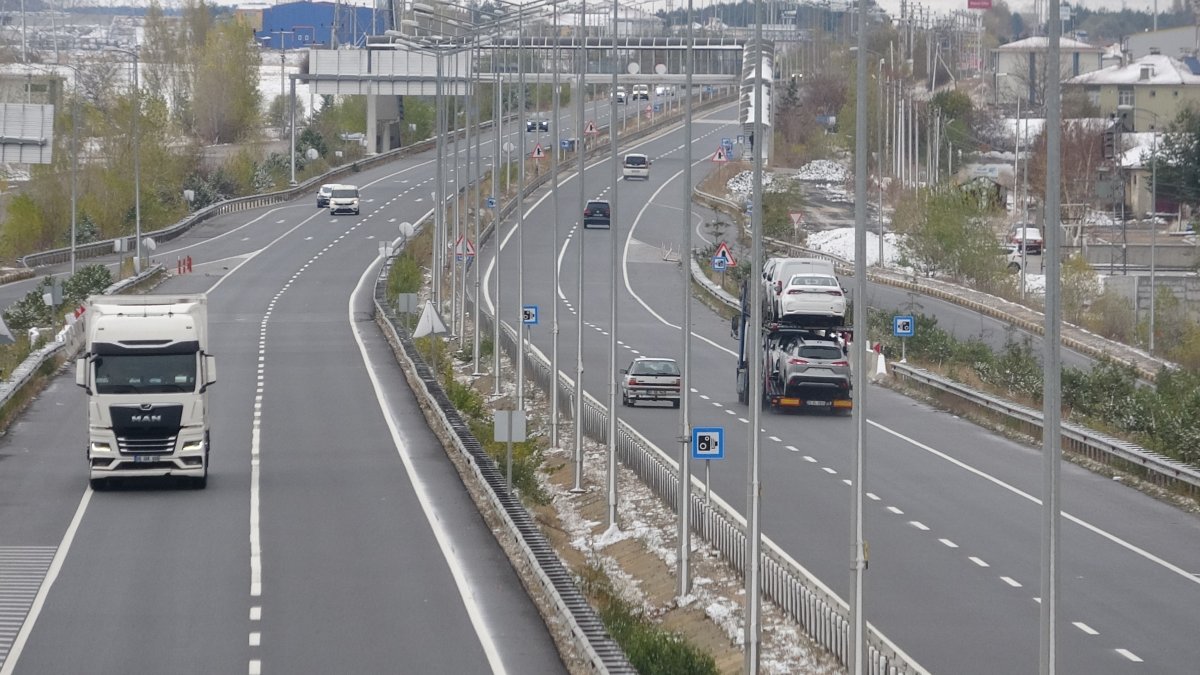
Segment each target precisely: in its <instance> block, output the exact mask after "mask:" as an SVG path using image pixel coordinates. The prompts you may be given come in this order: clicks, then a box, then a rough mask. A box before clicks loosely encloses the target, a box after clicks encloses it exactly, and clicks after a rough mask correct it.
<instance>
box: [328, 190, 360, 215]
mask: <svg viewBox="0 0 1200 675" xmlns="http://www.w3.org/2000/svg"><path fill="white" fill-rule="evenodd" d="M339 213H353V214H354V215H356V216H357V215H358V214H359V208H358V187H357V186H354V185H335V186H334V187H333V191H332V192H330V193H329V215H331V216H336V215H337V214H339Z"/></svg>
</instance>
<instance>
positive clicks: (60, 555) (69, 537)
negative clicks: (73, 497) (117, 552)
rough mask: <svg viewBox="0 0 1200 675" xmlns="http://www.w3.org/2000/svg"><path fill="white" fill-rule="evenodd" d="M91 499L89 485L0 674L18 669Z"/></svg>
mask: <svg viewBox="0 0 1200 675" xmlns="http://www.w3.org/2000/svg"><path fill="white" fill-rule="evenodd" d="M91 501H92V488H91V487H90V486H89V487H88V488H86V489H85V490H84V491H83V497H81V498H80V499H79V506H76V507H75V515H74V516H72V517H71V524H70V525H68V526H67V531H66V533H65V534H63V538H62V541H60V542H59V543H58V548H57V550H55V552H54V560H51V561H50V568H49V569H48V570H46V576H45V578H43V579H42V585H41V586H39V587H38V591H37V595H36V596H34V598H33V604H31V605H30V606H29V614H27V615H26V616H25V623H23V624H21V630H20V632H18V633H17V639H16V640H13V644H12V647H11V648H10V649H9V650H8V656H7V657H5V659H4V666H3V667H2V668H0V675H12V674H13V671H14V670H15V669H16V667H17V661H18V660H20V658H21V652H22V651H24V649H25V643H26V642H27V641H28V640H29V634H30V633H31V632H33V625H34V624H36V623H37V620H38V616H39V615H41V613H42V607H44V606H45V605H46V596H48V595H50V587H51V586H53V585H54V582H55V581H56V580H57V579H58V573H59V572H61V571H62V567H63V563H64V562H65V561H66V559H67V551H70V550H71V543H72V542H74V541H75V533H76V532H78V531H79V523H80V522H81V521H82V520H83V514H84V513H85V512H86V511H87V507H88V503H89V502H91Z"/></svg>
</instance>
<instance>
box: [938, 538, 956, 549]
mask: <svg viewBox="0 0 1200 675" xmlns="http://www.w3.org/2000/svg"><path fill="white" fill-rule="evenodd" d="M938 541H940V542H942V543H943V544H945V546H946V548H958V544H956V543H954V542H952V541H950V540H949V539H938Z"/></svg>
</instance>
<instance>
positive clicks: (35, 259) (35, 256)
mask: <svg viewBox="0 0 1200 675" xmlns="http://www.w3.org/2000/svg"><path fill="white" fill-rule="evenodd" d="M490 125H491V123H490V122H484V123H483V124H482V125H480V126H482V127H490ZM435 143H436V141H435V140H432V139H427V140H424V141H419V142H417V143H413V144H412V145H406V146H404V147H402V148H396V149H394V150H389V151H387V152H383V153H380V154H378V155H372V156H370V157H366V158H363V159H360V160H357V161H354V162H350V163H349V164H343V165H342V166H339V167H335V168H333V169H330V170H329V171H326V172H325V173H323V174H321V175H319V176H314V177H313V178H310V179H308V180H306V181H304V182H303V183H298V184H297V185H295V186H293V187H289V188H287V189H286V190H279V191H277V192H270V193H267V194H261V195H249V196H246V197H236V198H234V199H227V200H224V201H222V202H218V203H216V204H212V205H210V206H206V207H204V208H202V209H200V210H198V211H196V212H194V213H190V214H188V215H187V216H185V217H184V218H183V219H182V220H180V221H179V222H178V223H175V224H174V225H171V226H170V227H166V228H163V229H161V230H155V231H154V232H143V233H142V236H143V237H152V238H153V239H154V240H155V241H156V242H159V243H161V242H164V241H170V240H172V239H174V238H176V237H178V236H179V235H181V234H183V233H184V232H187V231H188V230H190V229H191V228H193V227H195V226H196V225H199V224H200V223H202V222H204V221H206V220H208V219H210V218H215V217H217V216H223V215H226V214H229V213H236V212H238V211H245V210H247V209H256V208H259V207H262V206H272V205H275V204H279V203H281V202H286V201H288V200H291V199H295V198H296V197H299V196H301V195H303V194H305V193H308V192H311V191H312V190H313V189H314V188H316V187H319V186H320V185H321V184H323V183H329V182H335V181H336V180H337V179H340V178H342V177H344V176H348V175H350V174H353V173H358V172H359V171H362V170H364V169H370V168H372V167H375V166H378V165H380V164H386V163H388V162H391V161H393V160H396V159H398V158H400V157H405V156H407V155H409V154H415V153H418V152H424V151H425V150H428V149H430V148H432V147H433V146H434V144H435ZM135 238H136V237H132V236H127V237H117V238H115V239H106V240H104V241H96V242H91V243H88V244H83V245H81V246H76V247H75V257H76V258H77V259H81V258H94V257H96V256H101V255H106V254H109V253H112V252H113V251H114V246H115V245H116V243H117V242H118V241H123V242H124V250H126V251H131V250H134V248H135V247H136V243H137V242H135V241H134V240H135ZM70 260H71V249H70V248H58V249H54V250H51V251H43V252H40V253H31V254H29V255H27V256H24V257H22V258H21V259H20V263H21V264H22V265H24V266H25V267H40V266H42V265H54V264H60V263H65V262H69V261H70Z"/></svg>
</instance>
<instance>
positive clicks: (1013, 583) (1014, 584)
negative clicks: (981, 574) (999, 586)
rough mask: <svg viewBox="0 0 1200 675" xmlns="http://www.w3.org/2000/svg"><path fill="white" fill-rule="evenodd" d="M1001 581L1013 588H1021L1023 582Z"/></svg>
mask: <svg viewBox="0 0 1200 675" xmlns="http://www.w3.org/2000/svg"><path fill="white" fill-rule="evenodd" d="M1000 581H1003V582H1004V583H1006V584H1008V585H1009V586H1012V587H1013V588H1020V587H1021V582H1019V581H1017V580H1016V579H1014V578H1012V577H1000ZM1076 625H1078V624H1076Z"/></svg>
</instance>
